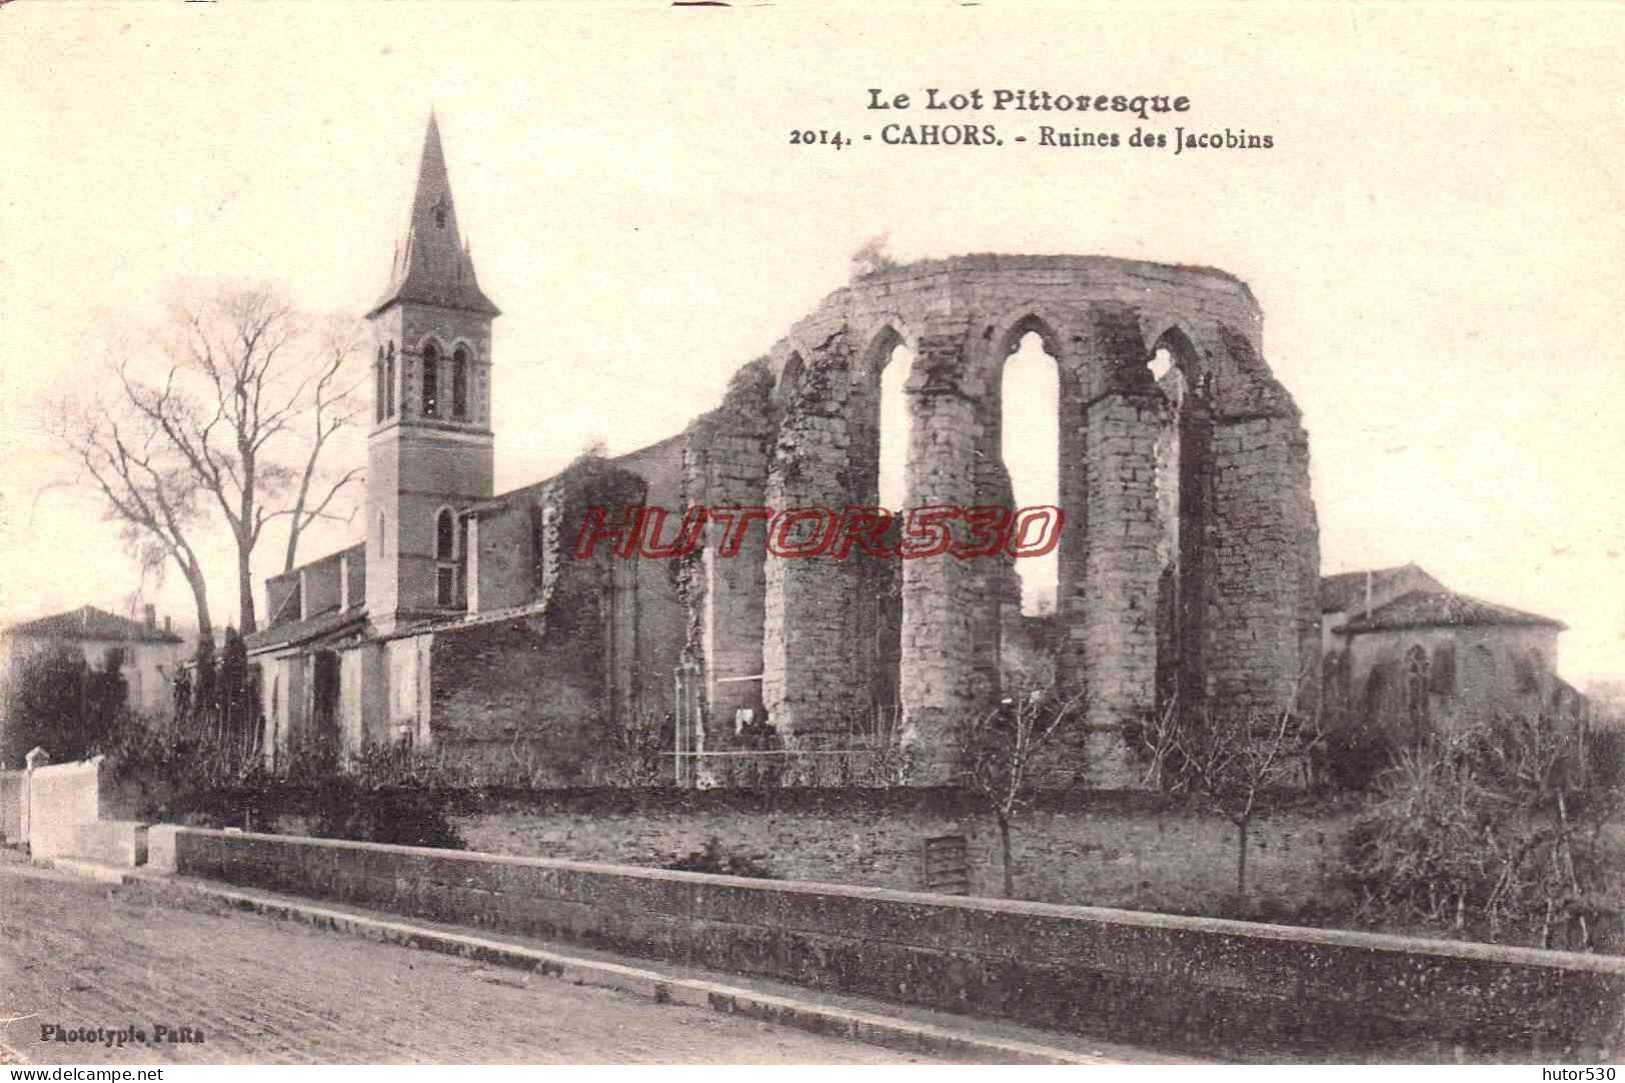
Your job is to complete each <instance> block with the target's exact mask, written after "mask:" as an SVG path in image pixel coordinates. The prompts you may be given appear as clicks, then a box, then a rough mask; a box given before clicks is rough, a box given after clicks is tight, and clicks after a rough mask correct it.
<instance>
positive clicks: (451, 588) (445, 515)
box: [434, 508, 461, 607]
mask: <svg viewBox="0 0 1625 1083" xmlns="http://www.w3.org/2000/svg"><path fill="white" fill-rule="evenodd" d="M457 540H458V539H457V516H456V515H455V514H453V513H452V510H451V509H450V508H441V509H440V511H439V512H438V513H436V515H435V517H434V559H435V604H436V605H439V606H447V607H449V606H455V605H457V604H458V592H459V585H460V580H461V576H459V575H458V545H457Z"/></svg>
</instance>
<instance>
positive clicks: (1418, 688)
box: [1405, 646, 1432, 744]
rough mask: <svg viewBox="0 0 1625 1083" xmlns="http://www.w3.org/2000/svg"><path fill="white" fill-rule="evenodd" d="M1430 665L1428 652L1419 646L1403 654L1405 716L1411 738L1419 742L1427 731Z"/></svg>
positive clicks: (1424, 738) (1424, 737) (1423, 738)
mask: <svg viewBox="0 0 1625 1083" xmlns="http://www.w3.org/2000/svg"><path fill="white" fill-rule="evenodd" d="M1431 671H1432V666H1431V664H1430V663H1429V661H1428V652H1427V651H1426V650H1424V649H1423V648H1422V647H1420V646H1415V647H1412V648H1411V649H1410V650H1409V651H1408V652H1406V654H1405V716H1406V720H1407V721H1408V722H1409V723H1410V727H1411V740H1412V741H1413V742H1415V743H1416V744H1421V743H1422V742H1423V741H1424V740H1426V739H1427V732H1428V688H1429V685H1430V684H1431V683H1432V682H1431Z"/></svg>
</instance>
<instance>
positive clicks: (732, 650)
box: [662, 359, 775, 748]
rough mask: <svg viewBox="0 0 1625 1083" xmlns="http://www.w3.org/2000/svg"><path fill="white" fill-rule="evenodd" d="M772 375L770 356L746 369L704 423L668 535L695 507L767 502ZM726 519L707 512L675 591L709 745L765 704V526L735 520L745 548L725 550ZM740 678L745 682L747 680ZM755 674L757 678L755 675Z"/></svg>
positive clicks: (720, 744) (687, 451)
mask: <svg viewBox="0 0 1625 1083" xmlns="http://www.w3.org/2000/svg"><path fill="white" fill-rule="evenodd" d="M772 398H773V377H772V373H771V370H770V367H769V366H768V364H767V361H766V360H765V359H762V360H758V361H755V362H753V363H751V364H750V365H747V366H746V367H745V368H744V369H741V370H740V372H739V374H738V375H736V376H735V377H734V382H733V385H732V386H731V387H730V388H729V390H728V397H727V399H726V400H725V401H724V403H723V406H722V407H721V408H720V409H718V410H716V411H714V412H712V413H711V414H708V415H706V416H705V417H703V418H701V419H700V420H699V421H697V422H696V423H695V424H694V425H693V426H692V427H691V429H690V431H689V437H688V441H687V446H686V447H685V448H684V452H683V498H684V503H685V505H686V506H685V507H684V508H682V509H672V511H671V514H669V515H668V517H667V521H666V524H665V529H664V532H663V534H662V540H663V541H667V542H670V541H671V540H672V539H674V538H675V537H676V536H677V534H678V532H679V530H680V529H681V523H680V521H679V519H680V516H681V515H682V514H683V513H684V512H686V511H687V510H688V508H707V509H722V508H734V509H746V508H761V507H763V506H765V504H766V500H767V463H768V451H767V449H768V443H769V441H770V439H771V438H772V434H773V431H774V428H775V426H774V422H773V404H772ZM727 530H728V524H727V523H726V522H725V521H722V520H719V519H715V518H708V519H707V522H706V525H705V527H704V532H703V534H702V535H701V545H700V548H699V549H698V550H697V551H696V552H695V553H694V554H693V556H692V557H687V558H683V559H682V561H681V563H680V565H679V569H678V581H679V582H678V593H679V596H680V597H682V599H683V600H684V602H685V604H686V606H687V609H688V633H687V642H686V644H685V647H684V650H683V655H682V656H683V659H684V665H685V666H686V667H687V668H686V669H685V670H684V673H685V676H684V677H683V681H684V682H685V683H684V684H683V686H682V687H683V694H684V695H685V696H688V697H689V698H688V700H687V706H688V707H690V708H692V712H691V713H692V718H693V721H694V724H695V727H696V732H704V730H703V727H701V726H700V723H699V717H700V716H701V715H702V714H703V715H705V716H706V717H707V718H708V719H710V720H711V724H710V726H709V730H710V732H709V733H708V734H706V735H707V736H708V737H709V738H710V742H709V743H710V746H711V747H713V748H727V747H728V746H729V738H731V737H732V735H733V719H734V717H735V715H736V714H737V713H738V712H739V711H740V710H752V711H755V712H757V714H758V715H759V714H760V712H761V710H762V682H761V679H760V678H761V674H762V622H763V605H764V601H765V597H766V580H765V563H766V560H767V547H766V544H765V541H764V539H765V537H766V524H765V523H763V522H760V521H757V522H755V523H754V525H752V526H751V528H750V529H749V530H744V531H742V532H741V531H739V529H738V528H737V527H736V528H735V531H734V533H735V534H736V536H737V545H738V549H737V552H735V553H734V554H733V555H732V556H723V555H722V550H723V543H724V535H725V534H726V533H727ZM741 678H743V679H741ZM751 678H755V679H751Z"/></svg>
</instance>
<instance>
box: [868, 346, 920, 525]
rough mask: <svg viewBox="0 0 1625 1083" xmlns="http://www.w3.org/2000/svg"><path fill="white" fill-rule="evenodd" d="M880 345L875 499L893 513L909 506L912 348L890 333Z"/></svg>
mask: <svg viewBox="0 0 1625 1083" xmlns="http://www.w3.org/2000/svg"><path fill="white" fill-rule="evenodd" d="M892 338H893V339H894V341H892V342H891V343H890V344H889V345H887V344H884V343H883V344H882V353H881V355H880V373H879V377H878V379H877V380H876V393H877V397H878V402H877V410H876V413H877V417H876V421H877V426H878V429H879V432H878V433H877V439H876V444H877V456H876V463H875V489H876V493H875V498H876V501H877V502H878V503H879V505H880V507H883V508H886V509H888V510H889V511H891V512H892V513H893V514H896V513H898V512H900V511H902V510H903V509H905V508H906V507H907V506H908V499H909V496H908V490H909V486H908V448H909V440H910V438H911V434H912V432H913V428H914V417H913V413H912V411H911V410H910V409H909V404H908V392H907V390H906V389H907V386H908V378H909V374H910V373H911V372H912V371H913V369H914V351H913V350H911V349H909V348H908V346H907V344H905V343H904V342H903V340H902V339H901V338H900V337H898V336H896V333H895V332H893V333H892Z"/></svg>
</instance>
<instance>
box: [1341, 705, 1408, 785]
mask: <svg viewBox="0 0 1625 1083" xmlns="http://www.w3.org/2000/svg"><path fill="white" fill-rule="evenodd" d="M1393 762H1394V748H1393V745H1392V744H1390V743H1389V741H1388V739H1387V738H1386V737H1385V736H1384V735H1383V734H1382V733H1381V732H1380V731H1379V730H1378V729H1377V728H1376V727H1374V726H1370V725H1367V724H1365V723H1362V722H1356V721H1353V720H1352V719H1350V720H1349V722H1348V724H1347V725H1343V726H1338V727H1336V728H1334V729H1333V730H1332V731H1331V732H1330V733H1328V734H1327V735H1326V771H1327V773H1328V774H1330V775H1331V779H1332V782H1333V783H1334V784H1335V785H1336V786H1338V787H1339V788H1341V789H1345V790H1368V789H1370V788H1371V787H1372V785H1373V784H1375V782H1376V781H1377V776H1378V775H1380V774H1381V773H1382V772H1383V771H1384V770H1386V769H1387V768H1388V767H1389V766H1390V765H1392V764H1393Z"/></svg>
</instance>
